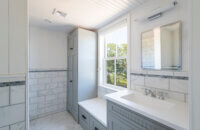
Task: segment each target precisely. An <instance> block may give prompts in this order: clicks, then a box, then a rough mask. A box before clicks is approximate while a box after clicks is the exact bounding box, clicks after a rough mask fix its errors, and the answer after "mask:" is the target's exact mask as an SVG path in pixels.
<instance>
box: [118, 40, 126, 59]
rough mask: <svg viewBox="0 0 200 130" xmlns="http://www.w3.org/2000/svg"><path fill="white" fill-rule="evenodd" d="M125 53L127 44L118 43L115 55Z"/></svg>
mask: <svg viewBox="0 0 200 130" xmlns="http://www.w3.org/2000/svg"><path fill="white" fill-rule="evenodd" d="M126 55H127V44H126V43H124V44H119V45H118V46H117V56H118V57H122V56H126Z"/></svg>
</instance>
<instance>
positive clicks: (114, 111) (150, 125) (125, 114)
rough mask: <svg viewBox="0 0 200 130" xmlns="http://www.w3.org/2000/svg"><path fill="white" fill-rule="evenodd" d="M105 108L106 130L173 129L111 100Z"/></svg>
mask: <svg viewBox="0 0 200 130" xmlns="http://www.w3.org/2000/svg"><path fill="white" fill-rule="evenodd" d="M107 108H108V111H107V120H108V122H107V123H108V130H174V129H172V128H169V127H168V126H166V125H163V124H161V123H159V122H157V121H154V120H152V119H149V118H147V117H145V116H143V115H141V114H138V113H136V112H134V111H131V110H129V109H127V108H125V107H123V106H120V105H118V104H116V103H113V102H111V101H107ZM123 124H124V125H123Z"/></svg>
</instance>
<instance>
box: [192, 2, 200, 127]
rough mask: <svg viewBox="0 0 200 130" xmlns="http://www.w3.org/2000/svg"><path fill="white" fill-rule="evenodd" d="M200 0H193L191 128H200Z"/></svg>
mask: <svg viewBox="0 0 200 130" xmlns="http://www.w3.org/2000/svg"><path fill="white" fill-rule="evenodd" d="M199 5H200V1H199V0H193V5H192V14H191V15H193V17H192V18H193V19H192V20H193V23H192V26H193V31H192V33H193V41H192V46H191V52H192V53H191V57H192V58H191V72H192V73H191V90H192V96H191V101H192V103H191V109H190V112H191V115H190V118H191V119H192V120H191V121H190V124H191V128H190V129H191V130H200V123H199V122H200V101H199V99H200V80H199V79H200V57H199V55H200V51H199V49H200V44H199V41H200V15H199V12H200V8H199V7H200V6H199Z"/></svg>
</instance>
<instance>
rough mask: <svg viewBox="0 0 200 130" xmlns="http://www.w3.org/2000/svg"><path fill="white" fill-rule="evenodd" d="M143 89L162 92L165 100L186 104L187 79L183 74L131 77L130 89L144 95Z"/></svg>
mask: <svg viewBox="0 0 200 130" xmlns="http://www.w3.org/2000/svg"><path fill="white" fill-rule="evenodd" d="M152 75H154V76H152ZM176 76H178V77H176ZM145 88H147V89H154V90H156V91H157V92H159V91H160V92H164V93H165V94H166V97H167V98H172V99H175V100H179V101H183V102H187V97H188V78H187V75H185V74H181V73H176V74H174V75H171V74H170V75H159V76H158V75H157V74H153V73H152V74H150V76H149V75H148V74H142V75H137V74H136V75H134V74H133V75H131V89H133V90H136V91H139V92H142V93H144V89H145Z"/></svg>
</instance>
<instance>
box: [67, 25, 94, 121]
mask: <svg viewBox="0 0 200 130" xmlns="http://www.w3.org/2000/svg"><path fill="white" fill-rule="evenodd" d="M96 79H97V39H96V33H95V32H92V31H88V30H84V29H80V28H78V29H77V30H75V31H74V32H72V33H71V34H70V35H69V36H68V84H67V86H68V91H67V97H68V99H67V105H68V106H67V108H68V111H69V112H71V114H72V116H73V117H74V118H75V120H76V121H78V102H80V101H83V100H86V99H91V98H95V97H97V84H96V83H97V82H96Z"/></svg>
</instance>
